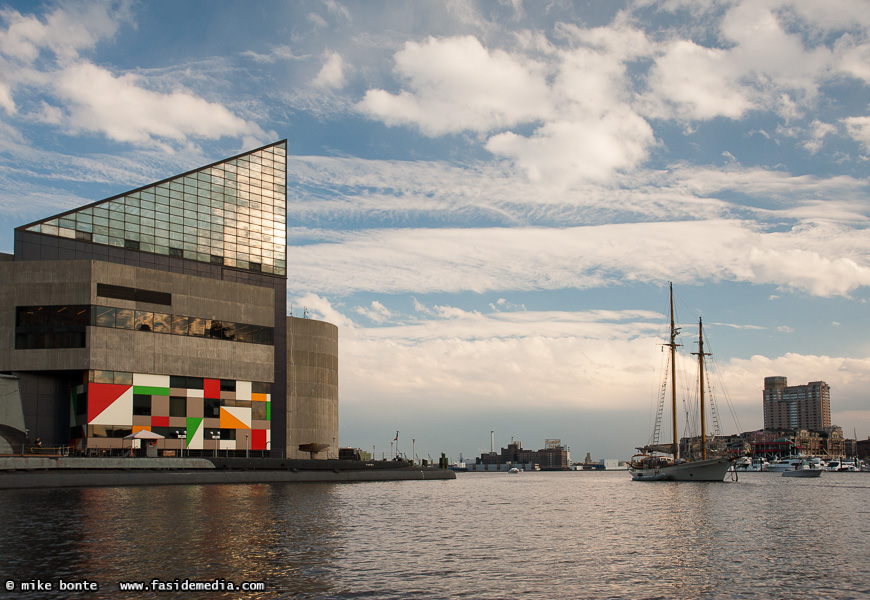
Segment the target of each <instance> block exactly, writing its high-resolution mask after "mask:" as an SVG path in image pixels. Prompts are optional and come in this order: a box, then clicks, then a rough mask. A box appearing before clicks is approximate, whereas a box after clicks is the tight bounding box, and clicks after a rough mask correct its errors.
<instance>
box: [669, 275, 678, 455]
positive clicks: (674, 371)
mask: <svg viewBox="0 0 870 600" xmlns="http://www.w3.org/2000/svg"><path fill="white" fill-rule="evenodd" d="M668 285H669V287H670V292H671V343H670V344H668V346H670V347H671V406H672V415H673V422H672V429H673V432H674V442H673V443H674V459H678V458H680V441H679V439H678V436H679V430H678V429H677V327H676V324H675V323H674V284H673V283H671V282H669V283H668Z"/></svg>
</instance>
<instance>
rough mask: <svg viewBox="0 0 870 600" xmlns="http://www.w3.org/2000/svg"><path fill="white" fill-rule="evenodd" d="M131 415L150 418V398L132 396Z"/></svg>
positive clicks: (138, 395)
mask: <svg viewBox="0 0 870 600" xmlns="http://www.w3.org/2000/svg"><path fill="white" fill-rule="evenodd" d="M133 414H134V415H140V416H151V396H148V395H145V394H133Z"/></svg>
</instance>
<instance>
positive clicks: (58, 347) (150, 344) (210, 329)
mask: <svg viewBox="0 0 870 600" xmlns="http://www.w3.org/2000/svg"><path fill="white" fill-rule="evenodd" d="M286 147H287V145H286V141H281V142H277V143H274V144H270V145H268V146H264V147H262V148H258V149H256V150H252V151H250V152H246V153H244V154H240V155H238V156H234V157H232V158H229V159H226V160H223V161H220V162H217V163H214V164H211V165H208V166H205V167H202V168H199V169H195V170H193V171H190V172H188V173H184V174H181V175H177V176H174V177H170V178H168V179H165V180H163V181H159V182H157V183H154V184H150V185H146V186H144V187H141V188H138V189H135V190H132V191H130V192H126V193H123V194H120V195H118V196H114V197H112V198H108V199H106V200H102V201H99V202H95V203H93V204H89V205H87V206H83V207H80V208H76V209H73V210H70V211H68V212H65V213H62V214H59V215H55V216H52V217H48V218H46V219H42V220H40V221H37V222H34V223H30V224H27V225H23V226H21V227H19V228H17V229H16V230H15V254H14V256H10V255H3V256H0V259H2V260H0V286H2V287H0V311H2V312H0V314H2V315H4V316H3V318H2V319H0V372H2V373H5V374H7V375H9V376H10V377H11V379H10V378H6V379H4V382H3V384H4V386H5V387H4V390H12V391H13V392H16V394H17V395H16V397H17V398H18V399H19V404H20V413H21V418H18V417H16V416H15V415H14V414H13V416H12V417H10V418H11V420H12V421H15V422H16V423H18V424H19V425H20V424H21V423H23V425H24V427H23V429H24V431H23V432H21V434H22V435H25V434H26V435H27V436H28V437H29V438H30V440H35V439H36V438H41V441H42V443H43V444H58V445H59V444H71V445H73V446H74V447H76V448H80V449H83V450H88V451H91V450H93V449H97V450H100V449H117V448H121V447H122V446H123V438H124V437H125V436H128V435H130V434H131V433H135V432H136V431H139V430H143V429H147V430H149V431H153V432H155V433H159V434H160V435H162V436H164V441H163V442H162V443H161V444H160V447H161V448H163V449H165V450H170V451H171V450H180V449H182V448H185V449H188V450H201V451H205V450H211V449H214V450H215V451H217V450H218V449H221V450H227V451H235V452H239V451H244V452H247V451H257V452H258V453H260V452H262V453H263V454H266V453H270V454H280V455H286V456H289V457H296V456H302V457H308V456H309V452H312V451H316V450H317V449H327V448H329V449H331V451H330V453H331V454H332V455H335V454H337V444H338V334H337V328H336V327H335V326H334V325H331V324H329V323H324V322H321V321H315V320H311V319H297V318H293V317H288V316H287V245H286V202H287V187H286ZM12 412H13V413H14V410H13V411H12ZM5 414H11V413H8V412H7V413H5ZM0 425H5V423H0ZM15 429H16V427H11V428H10V427H7V428H2V427H0V435H4V437H9V436H11V435H12V434H10V433H9V431H12V430H15ZM17 429H21V427H17ZM4 431H5V432H6V433H5V434H4ZM0 441H2V440H0ZM7 441H9V440H7ZM128 445H129V442H128ZM300 446H302V447H303V449H300ZM312 449H315V450H312Z"/></svg>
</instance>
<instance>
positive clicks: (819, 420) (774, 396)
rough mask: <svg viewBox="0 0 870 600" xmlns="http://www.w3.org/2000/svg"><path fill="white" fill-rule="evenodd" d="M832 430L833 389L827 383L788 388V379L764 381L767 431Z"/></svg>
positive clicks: (771, 378)
mask: <svg viewBox="0 0 870 600" xmlns="http://www.w3.org/2000/svg"><path fill="white" fill-rule="evenodd" d="M830 427H831V388H830V387H829V386H828V384H827V383H825V382H824V381H811V382H810V383H808V384H806V385H792V386H790V385H788V380H787V379H786V378H785V377H781V376H776V377H765V378H764V428H765V429H794V430H797V429H809V430H811V431H823V430H826V429H830Z"/></svg>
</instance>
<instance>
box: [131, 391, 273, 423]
mask: <svg viewBox="0 0 870 600" xmlns="http://www.w3.org/2000/svg"><path fill="white" fill-rule="evenodd" d="M221 406H231V407H232V406H240V407H243V408H250V409H251V418H252V419H254V420H260V421H265V420H267V419H268V415H269V413H268V408H267V406H266V402H257V401H252V400H218V399H216V398H204V399H203V415H202V416H203V417H205V418H218V417H220V416H221V410H220V408H221ZM133 414H134V415H138V416H146V417H147V416H151V396H149V395H145V394H133ZM169 416H170V417H186V416H187V398H186V397H183V396H182V397H178V396H170V397H169Z"/></svg>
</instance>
